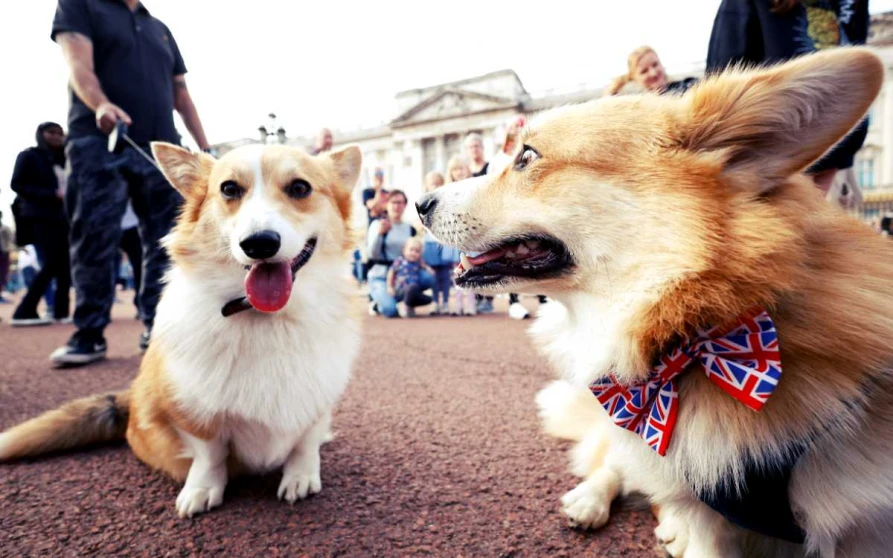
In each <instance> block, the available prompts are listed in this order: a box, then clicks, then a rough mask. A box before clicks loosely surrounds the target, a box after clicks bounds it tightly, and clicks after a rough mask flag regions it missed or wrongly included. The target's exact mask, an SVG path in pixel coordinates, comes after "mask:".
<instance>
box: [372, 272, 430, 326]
mask: <svg viewBox="0 0 893 558" xmlns="http://www.w3.org/2000/svg"><path fill="white" fill-rule="evenodd" d="M419 286H420V287H421V288H422V290H426V289H432V288H434V276H433V275H431V274H430V273H428V272H427V271H423V272H421V274H420V276H419ZM369 296H371V297H372V302H374V303H375V305H376V306H378V313H379V314H381V315H382V316H386V317H388V318H394V317H396V316H397V299H395V298H394V297H392V296H391V295H390V293H388V282H387V279H386V278H384V277H376V278H373V279H369Z"/></svg>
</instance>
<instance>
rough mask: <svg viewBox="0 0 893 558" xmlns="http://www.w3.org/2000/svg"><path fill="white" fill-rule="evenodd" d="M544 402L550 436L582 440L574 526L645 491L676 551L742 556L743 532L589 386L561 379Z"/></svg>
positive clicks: (570, 502) (691, 557)
mask: <svg viewBox="0 0 893 558" xmlns="http://www.w3.org/2000/svg"><path fill="white" fill-rule="evenodd" d="M550 304H551V303H550ZM553 318H554V314H553ZM540 327H541V328H542V327H543V325H542V324H540ZM536 403H537V406H538V407H539V414H540V417H541V418H542V419H543V425H544V429H545V430H546V431H547V432H548V433H549V434H552V435H553V436H558V437H560V438H565V439H572V440H576V441H577V442H578V443H577V445H576V446H575V447H574V449H573V451H572V453H571V470H572V472H573V473H574V474H575V475H576V476H578V477H580V478H582V479H583V480H582V482H580V483H579V484H578V485H577V486H576V487H575V488H573V489H572V490H571V491H569V492H568V493H567V494H565V495H564V496H563V497H562V498H561V503H562V512H563V513H564V514H565V515H566V516H567V517H568V519H569V521H570V522H571V524H572V525H575V526H576V525H579V526H582V527H587V528H598V527H600V526H601V525H604V524H605V523H606V522H607V520H608V518H609V512H610V506H611V502H612V501H613V500H614V499H615V498H616V497H617V496H619V495H628V494H630V493H633V492H638V493H642V494H645V495H647V496H648V498H649V500H650V501H651V502H653V503H656V504H659V505H660V510H661V511H660V515H659V517H658V520H659V521H660V524H659V525H658V527H657V528H656V529H655V536H656V537H657V539H658V542H659V543H660V544H661V546H662V547H663V549H664V550H665V551H666V552H667V553H668V554H669V555H670V556H673V557H674V558H681V557H685V558H701V557H704V558H706V557H713V556H722V557H724V558H725V557H729V558H736V557H738V556H741V553H740V550H739V545H740V542H741V541H740V536H739V531H738V529H737V528H735V527H733V526H732V525H730V524H729V523H728V522H727V521H726V520H725V519H724V518H723V517H722V516H721V515H719V514H718V513H716V512H714V511H713V510H711V509H710V508H708V507H707V506H706V505H704V504H703V503H701V502H700V501H699V500H697V499H696V498H695V497H694V495H693V494H692V492H691V489H690V488H689V487H688V486H687V485H686V483H685V482H684V481H683V479H682V478H680V477H679V476H677V475H676V471H675V469H674V468H673V467H672V465H671V464H670V462H669V461H668V460H666V459H663V458H660V457H659V456H658V455H657V454H656V453H654V451H653V450H651V449H650V448H649V447H648V446H647V445H646V444H644V443H643V442H642V440H641V438H639V437H638V436H636V435H635V434H633V433H631V432H629V431H627V430H624V429H622V428H618V427H616V426H615V425H614V424H613V422H612V421H611V419H610V417H609V416H608V414H607V413H606V412H605V411H604V409H603V408H602V407H601V405H600V404H599V403H598V401H597V400H596V399H595V397H593V396H592V394H591V393H590V392H589V390H588V389H587V388H585V387H579V386H576V387H575V386H573V385H571V384H570V383H568V382H565V381H559V382H554V383H552V384H550V385H549V386H548V387H546V388H545V389H543V390H541V391H540V392H539V393H538V394H537V397H536ZM584 425H585V426H584ZM581 427H582V428H581Z"/></svg>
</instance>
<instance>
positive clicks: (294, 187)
mask: <svg viewBox="0 0 893 558" xmlns="http://www.w3.org/2000/svg"><path fill="white" fill-rule="evenodd" d="M312 191H313V188H312V187H311V186H310V183H309V182H307V181H306V180H303V179H300V178H298V179H296V180H292V181H291V183H289V185H288V186H286V187H285V193H286V194H288V195H289V197H292V198H294V199H296V200H300V199H303V198H306V197H307V196H309V195H310V192H312Z"/></svg>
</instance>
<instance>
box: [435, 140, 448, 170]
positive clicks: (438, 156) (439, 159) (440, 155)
mask: <svg viewBox="0 0 893 558" xmlns="http://www.w3.org/2000/svg"><path fill="white" fill-rule="evenodd" d="M434 163H435V165H436V170H437V171H438V172H440V173H445V172H446V166H447V161H446V142H445V139H444V136H443V135H439V136H437V137H436V138H434Z"/></svg>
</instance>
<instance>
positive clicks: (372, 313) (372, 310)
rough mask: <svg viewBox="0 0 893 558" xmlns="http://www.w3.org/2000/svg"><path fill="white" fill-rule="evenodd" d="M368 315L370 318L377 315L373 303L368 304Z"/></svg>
mask: <svg viewBox="0 0 893 558" xmlns="http://www.w3.org/2000/svg"><path fill="white" fill-rule="evenodd" d="M369 315H370V316H377V315H378V310H377V309H376V308H375V303H374V302H370V303H369Z"/></svg>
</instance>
